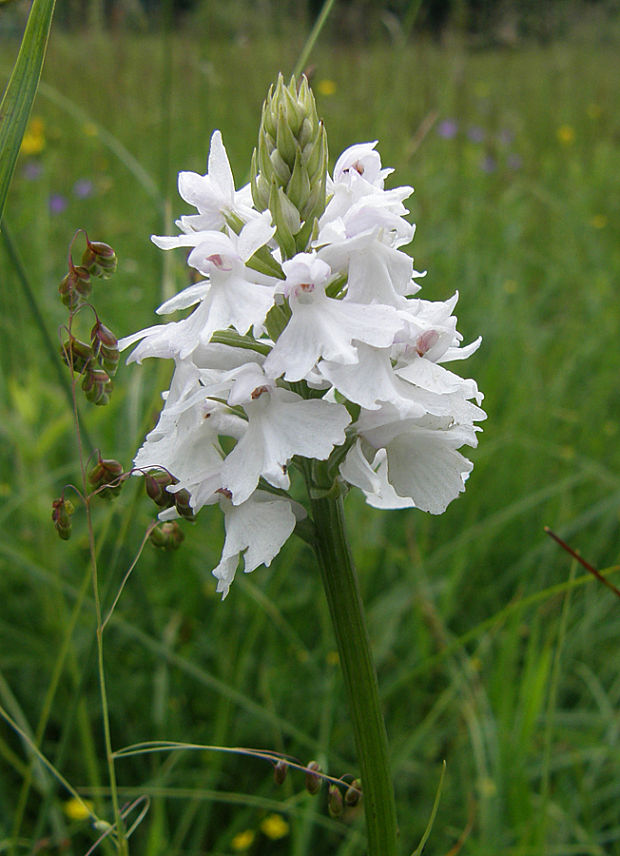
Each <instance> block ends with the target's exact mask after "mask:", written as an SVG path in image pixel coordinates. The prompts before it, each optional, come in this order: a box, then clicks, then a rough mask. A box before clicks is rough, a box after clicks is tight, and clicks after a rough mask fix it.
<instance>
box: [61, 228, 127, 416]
mask: <svg viewBox="0 0 620 856" xmlns="http://www.w3.org/2000/svg"><path fill="white" fill-rule="evenodd" d="M81 231H82V230H78V232H76V234H75V236H74V238H73V241H74V240H75V238H76V237H77V236H78V234H80V232H81ZM84 235H85V237H86V249H85V250H84V253H83V255H82V264H80V265H74V264H73V259H72V258H71V253H69V271H68V273H67V275H66V276H65V277H64V279H63V280H62V282H61V283H60V286H59V288H58V290H59V292H60V299H61V300H62V302H63V303H64V305H65V306H66V307H67V308H68V309H69V312H70V315H69V324H68V330H69V337H68V338H67V339H66V341H64V342H63V344H62V346H61V356H62V358H63V360H64V361H65V363H66V364H67V365H68V366H69V368H70V369H71V370H72V371H73V372H75V373H76V374H78V375H82V390H83V391H84V395H85V396H86V399H87V400H88V401H90V402H91V403H92V404H97V405H103V404H107V403H108V402H109V401H110V396H111V394H112V389H113V387H114V384H113V383H112V377H113V376H114V375H115V374H116V370H117V368H118V364H119V360H120V352H119V350H118V340H117V338H116V336H115V335H114V333H113V332H112V331H111V330H110V329H109V328H108V327H106V326H105V325H104V324H102V323H101V321H100V320H99V318H97V320H96V322H95V324H94V326H93V328H92V330H91V331H90V344H88V343H86V342H83V341H81V340H80V339H78V338H77V337H76V336H74V335H73V333H72V332H71V328H72V326H73V321H74V318H75V315H76V314H77V312H78V311H79V310H80V309H81V308H82V307H85V306H89V305H90V304H88V303H87V302H86V301H87V299H88V297H89V296H90V293H91V290H92V282H91V278H92V277H97V278H99V279H107V278H108V277H109V276H111V275H112V274H113V273H114V271H115V270H116V253H115V252H114V250H113V249H112V247H110V246H109V244H104V243H103V242H101V241H91V240H90V239H89V237H88V235H86V233H84ZM73 241H72V242H71V246H72V245H73ZM70 249H71V248H70ZM91 308H92V307H91Z"/></svg>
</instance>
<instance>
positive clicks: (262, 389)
mask: <svg viewBox="0 0 620 856" xmlns="http://www.w3.org/2000/svg"><path fill="white" fill-rule="evenodd" d="M264 392H269V387H268V386H257V387H256V389H255V390H253V391H252V394H251V396H250V398H251V399H252V401H256V399H257V398H260V397H261V395H262V394H263V393H264Z"/></svg>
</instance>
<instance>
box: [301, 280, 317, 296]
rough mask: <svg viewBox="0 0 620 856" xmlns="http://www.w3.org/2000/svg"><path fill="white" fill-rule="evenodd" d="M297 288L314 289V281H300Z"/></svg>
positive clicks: (303, 289)
mask: <svg viewBox="0 0 620 856" xmlns="http://www.w3.org/2000/svg"><path fill="white" fill-rule="evenodd" d="M298 288H300V289H301V290H302V291H304V292H306V294H307V293H308V292H311V291H314V283H313V282H300V283H299V286H298Z"/></svg>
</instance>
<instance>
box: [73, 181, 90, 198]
mask: <svg viewBox="0 0 620 856" xmlns="http://www.w3.org/2000/svg"><path fill="white" fill-rule="evenodd" d="M93 190H94V187H93V183H92V181H91V180H90V178H79V179H78V180H77V181H76V182H75V184H74V185H73V195H74V196H77V198H78V199H88V197H89V196H92V194H93Z"/></svg>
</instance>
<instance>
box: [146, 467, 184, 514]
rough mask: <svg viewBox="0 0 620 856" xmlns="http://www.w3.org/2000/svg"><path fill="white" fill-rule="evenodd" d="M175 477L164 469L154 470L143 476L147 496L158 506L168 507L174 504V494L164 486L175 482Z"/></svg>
mask: <svg viewBox="0 0 620 856" xmlns="http://www.w3.org/2000/svg"><path fill="white" fill-rule="evenodd" d="M177 481H178V480H177V479H175V477H174V476H171V475H170V473H168V472H166V471H165V470H154V471H153V472H150V473H147V474H146V475H145V477H144V487H145V489H146V493H147V496H148V497H149V499H152V500H153V502H154V503H155V505H157V506H159V508H170V507H171V506H172V505H174V494H173V493H169V492H168V491H167V490H166V488H167V487H168V486H169V485H172V484H177Z"/></svg>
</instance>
